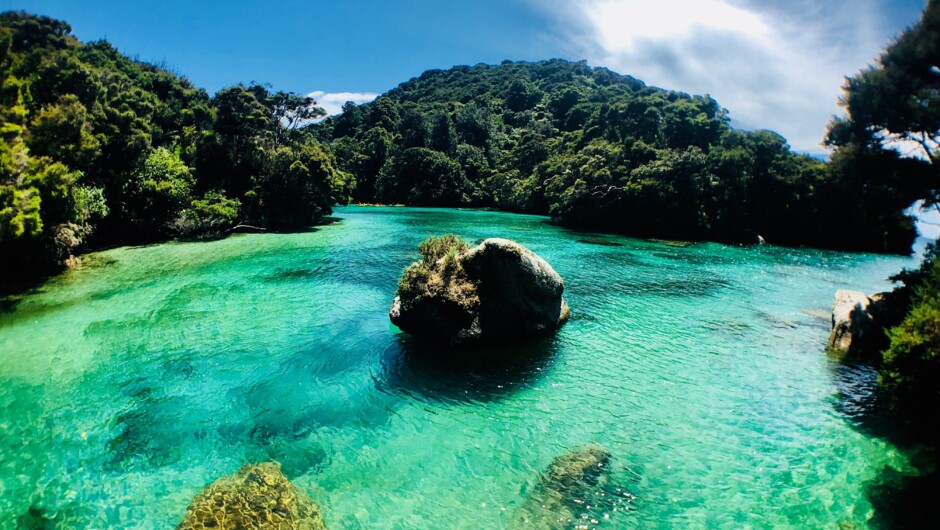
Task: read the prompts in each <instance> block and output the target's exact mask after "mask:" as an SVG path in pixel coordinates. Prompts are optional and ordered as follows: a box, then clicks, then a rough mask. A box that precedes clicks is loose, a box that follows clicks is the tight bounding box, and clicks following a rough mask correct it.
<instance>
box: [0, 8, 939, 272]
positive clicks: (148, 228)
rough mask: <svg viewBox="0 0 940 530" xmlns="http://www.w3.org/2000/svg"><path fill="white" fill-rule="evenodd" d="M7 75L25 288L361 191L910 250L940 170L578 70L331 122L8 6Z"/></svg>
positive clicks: (453, 81) (636, 231) (311, 212)
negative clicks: (809, 148) (745, 122)
mask: <svg viewBox="0 0 940 530" xmlns="http://www.w3.org/2000/svg"><path fill="white" fill-rule="evenodd" d="M0 74H2V75H0V83H2V85H0V254H2V256H3V259H2V260H0V285H6V286H8V287H9V286H12V285H15V284H18V283H21V281H22V280H23V279H28V278H30V277H39V276H42V275H44V274H48V273H50V272H54V271H55V270H58V268H60V267H61V266H62V265H63V264H64V263H65V262H66V261H68V259H69V258H70V257H71V256H72V255H74V254H77V253H79V252H83V251H87V250H90V249H95V248H102V247H107V246H113V245H118V244H133V243H145V242H152V241H158V240H163V239H167V238H170V237H203V236H207V235H208V236H214V235H222V234H224V233H227V232H228V231H229V230H231V229H232V227H234V226H235V225H237V224H248V225H253V226H257V227H263V228H268V229H291V228H297V227H305V226H309V225H311V224H316V223H317V222H319V221H320V220H321V219H322V218H323V217H324V216H325V215H328V214H329V213H330V211H331V210H330V209H331V206H332V205H333V204H336V203H344V202H346V201H347V200H350V199H352V200H356V201H358V202H363V203H401V204H407V205H420V206H472V207H492V208H499V209H503V210H508V211H517V212H527V213H538V214H546V215H551V216H553V217H555V218H556V219H557V220H559V221H560V222H562V223H564V224H566V225H568V226H572V227H578V228H589V229H598V230H605V231H613V232H619V233H624V234H628V235H635V236H641V237H660V238H676V239H691V240H699V239H710V240H718V241H729V242H739V241H743V242H750V241H755V240H756V239H757V236H758V235H760V236H762V237H764V238H765V239H766V240H767V241H769V242H772V243H776V244H784V245H810V246H817V247H828V248H841V249H850V250H871V251H879V252H907V251H908V250H909V247H910V244H911V242H912V240H913V237H914V235H915V232H914V228H913V222H912V219H910V218H909V217H907V216H906V215H904V213H903V212H904V209H905V208H906V207H907V206H909V205H910V204H911V203H912V202H913V201H914V200H917V199H922V198H924V196H925V192H924V189H923V186H922V183H923V182H924V181H925V178H924V175H925V174H928V173H930V171H929V170H925V164H924V163H923V162H922V161H919V160H916V159H910V158H902V157H901V156H900V155H898V153H897V151H895V150H893V149H883V148H879V147H878V145H877V142H873V141H867V140H865V138H869V139H872V138H875V139H877V138H879V137H878V136H877V134H874V133H873V132H872V131H874V129H872V128H871V127H869V128H868V129H866V128H865V127H867V126H866V125H864V124H862V125H861V126H855V125H853V124H856V123H860V122H859V121H858V120H855V121H852V120H849V121H836V122H834V124H833V127H832V129H831V131H832V132H831V133H830V136H829V138H828V139H827V142H828V144H829V145H830V146H831V147H833V149H834V154H833V157H832V160H831V162H830V163H826V162H823V161H820V160H816V159H813V158H810V157H807V156H803V155H799V154H795V153H793V152H791V150H790V148H789V147H788V145H787V143H786V140H785V139H784V138H782V137H781V136H779V135H777V134H775V133H773V132H770V131H756V132H746V131H739V130H735V129H733V128H732V127H730V126H729V119H728V112H727V111H726V110H725V109H723V108H722V107H721V106H720V105H719V104H718V102H716V101H715V100H714V99H712V98H711V97H709V96H691V95H688V94H685V93H681V92H672V91H667V90H663V89H659V88H653V87H649V86H647V85H645V84H644V83H643V82H642V81H639V80H637V79H634V78H632V77H629V76H623V75H619V74H616V73H614V72H611V71H609V70H607V69H605V68H591V67H589V66H587V65H586V64H584V63H572V62H567V61H562V60H550V61H542V62H537V63H514V62H504V63H503V64H500V65H492V66H490V65H477V66H472V67H470V66H458V67H455V68H452V69H450V70H446V71H442V70H431V71H428V72H425V73H424V74H422V75H421V76H419V77H417V78H414V79H411V80H409V81H407V82H405V83H403V84H401V85H400V86H398V87H397V88H395V89H393V90H391V91H389V92H388V93H386V94H384V95H383V96H381V97H379V98H378V99H376V100H375V101H373V102H372V103H368V104H365V105H361V106H356V105H353V104H351V103H350V104H347V105H346V106H345V107H344V112H343V113H342V114H341V115H338V116H334V117H331V118H328V119H326V120H324V121H322V122H321V123H318V124H314V123H313V121H314V120H315V119H317V118H321V117H323V110H322V109H320V108H319V107H317V106H316V102H315V101H313V100H312V99H310V98H307V97H303V96H298V95H296V94H291V93H285V92H278V91H274V90H272V89H271V88H270V87H268V86H265V85H258V84H251V85H249V86H244V85H237V86H233V87H228V88H225V89H222V90H221V91H219V92H218V93H217V94H215V95H214V96H210V95H209V94H208V93H207V92H205V91H204V90H201V89H198V88H196V87H194V86H193V85H192V84H191V83H190V82H189V81H188V80H186V79H185V78H183V77H180V76H179V75H177V74H175V73H173V72H170V71H167V70H166V69H164V68H161V67H158V66H154V65H150V64H146V63H142V62H139V61H135V60H132V59H130V58H128V57H126V56H125V55H122V54H121V53H120V52H119V51H118V50H116V49H115V48H114V47H113V46H111V45H110V44H109V43H107V42H105V41H98V42H91V43H81V42H79V41H78V40H77V39H76V38H75V37H73V36H72V35H71V28H70V27H69V25H68V24H66V23H65V22H61V21H57V20H53V19H49V18H46V17H37V16H32V15H28V14H25V13H16V12H8V13H3V14H2V15H0ZM873 108H877V107H873ZM851 110H852V109H850V111H851ZM856 113H858V112H856ZM869 129H870V130H869ZM866 131H868V133H866ZM865 134H868V136H867V137H866V136H865ZM927 195H929V194H927Z"/></svg>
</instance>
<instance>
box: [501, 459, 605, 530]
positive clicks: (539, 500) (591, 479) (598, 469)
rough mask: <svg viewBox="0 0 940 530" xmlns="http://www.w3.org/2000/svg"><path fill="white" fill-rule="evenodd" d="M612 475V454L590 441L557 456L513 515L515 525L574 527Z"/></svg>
mask: <svg viewBox="0 0 940 530" xmlns="http://www.w3.org/2000/svg"><path fill="white" fill-rule="evenodd" d="M609 475H610V453H608V452H607V450H606V449H604V448H603V447H601V446H600V445H598V444H590V445H586V446H584V447H580V448H578V449H574V450H572V451H569V452H567V453H565V454H563V455H561V456H557V457H555V459H554V460H552V463H551V464H550V465H549V466H548V469H546V470H545V471H544V472H542V474H541V476H540V477H539V482H538V484H537V485H536V486H535V489H534V490H533V491H532V494H531V495H530V496H529V497H528V498H527V499H526V500H525V502H524V503H523V504H522V505H521V506H520V507H519V509H518V510H517V511H516V513H515V514H514V517H513V523H514V524H513V527H514V528H518V527H521V528H543V529H553V528H559V529H561V528H571V525H572V524H573V523H574V522H575V521H576V520H578V519H579V514H580V513H581V512H582V511H583V509H585V508H586V507H587V506H590V505H591V504H596V501H595V500H592V499H596V498H597V497H599V496H603V491H602V490H603V489H604V486H605V484H606V483H607V481H608V479H609Z"/></svg>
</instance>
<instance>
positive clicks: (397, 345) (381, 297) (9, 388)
mask: <svg viewBox="0 0 940 530" xmlns="http://www.w3.org/2000/svg"><path fill="white" fill-rule="evenodd" d="M336 215H337V216H338V217H339V218H341V219H342V220H341V221H340V222H338V223H335V224H332V225H328V226H324V227H321V228H319V229H318V230H316V231H314V232H307V233H296V234H269V235H238V236H233V237H230V238H228V239H225V240H222V241H216V242H209V243H168V244H162V245H155V246H147V247H135V248H121V249H115V250H111V251H107V252H102V253H98V254H94V255H91V256H88V257H86V259H85V260H84V266H83V267H82V268H80V269H78V270H75V271H71V272H69V273H67V274H65V275H62V276H60V277H58V278H55V279H53V280H52V281H50V282H48V283H47V284H46V285H44V286H43V287H42V288H41V289H39V290H38V291H37V292H36V293H33V294H30V295H29V296H26V297H24V298H23V299H22V300H20V301H19V303H18V304H16V305H15V306H13V307H12V308H8V309H7V310H6V312H4V313H0V528H15V527H16V526H17V524H18V521H19V523H20V524H25V523H26V522H27V520H28V519H29V518H30V517H33V518H36V517H40V516H45V517H54V518H55V521H56V522H57V523H59V524H60V525H61V526H60V527H61V528H111V527H114V528H143V529H149V528H168V527H172V526H175V525H176V524H177V523H178V522H179V521H180V520H181V519H182V516H183V514H184V512H185V510H186V507H187V505H188V504H189V502H190V500H191V499H192V498H193V496H194V495H196V494H197V493H198V492H199V491H200V490H201V489H202V488H203V487H204V486H205V485H206V484H208V483H209V482H211V481H213V480H215V479H216V478H218V477H220V476H222V475H226V474H230V473H233V472H234V471H236V470H237V469H238V468H239V467H240V466H241V465H242V464H244V463H246V462H257V461H263V460H269V459H275V460H278V461H280V462H282V463H283V470H284V471H285V473H286V474H287V475H288V477H289V478H291V479H292V480H293V481H294V482H295V483H296V484H297V485H298V486H300V487H301V488H303V489H305V490H306V491H307V492H309V493H310V495H311V496H312V497H313V498H314V499H315V500H316V501H317V502H318V503H319V504H320V505H321V506H322V507H323V508H324V510H325V513H326V520H327V523H328V525H329V527H330V528H331V529H346V528H349V529H354V528H402V529H406V528H507V527H509V525H510V522H511V520H512V513H513V511H514V509H515V508H517V507H518V506H519V505H520V504H522V502H523V501H524V499H525V497H526V494H527V492H528V491H531V490H532V488H533V487H534V485H535V483H536V481H537V478H538V474H539V472H540V471H541V470H542V469H544V468H545V467H546V466H547V465H548V464H549V463H550V462H551V460H552V458H553V457H554V456H557V455H559V454H561V453H563V452H565V451H566V450H568V449H570V448H573V447H576V446H579V445H582V444H585V443H588V442H592V441H596V442H599V443H601V444H602V445H604V446H605V447H606V448H607V449H608V450H609V451H610V452H611V453H612V454H613V457H614V462H613V464H614V465H613V468H614V470H613V472H612V482H613V483H614V484H615V485H616V487H619V488H621V489H620V491H621V492H624V493H627V494H628V495H630V496H625V497H623V498H622V499H619V500H617V501H616V502H613V501H610V502H608V503H607V504H605V505H603V506H594V507H591V509H590V510H588V509H587V507H585V513H587V514H589V519H588V522H590V519H591V518H594V519H596V520H598V521H599V525H598V526H599V527H601V528H635V527H643V528H660V527H661V528H670V527H727V528H748V527H751V528H768V527H794V528H816V527H819V528H821V527H833V526H837V525H840V524H842V525H845V526H847V527H855V528H865V527H866V526H867V521H868V519H869V518H870V517H871V515H872V509H871V505H870V503H869V502H868V499H867V498H866V496H865V490H864V485H865V482H866V481H868V480H871V479H873V478H874V477H876V476H877V474H878V473H880V472H881V470H882V469H883V467H884V466H891V467H894V468H897V469H908V468H909V464H908V462H907V460H906V458H905V457H904V455H903V454H901V453H900V452H899V451H898V450H897V449H896V448H894V447H893V446H892V445H890V444H889V443H888V442H886V441H884V440H881V439H878V438H873V437H871V436H869V435H866V434H864V433H863V432H860V430H858V429H856V425H855V424H856V420H857V418H856V417H855V415H856V414H859V413H862V412H864V408H865V403H866V400H865V397H866V393H867V392H869V391H870V389H871V385H872V381H873V376H872V374H871V373H870V372H869V371H866V370H864V369H859V368H855V369H852V368H845V367H840V366H839V365H838V364H836V363H833V362H832V361H831V360H829V359H827V357H826V355H825V354H824V353H823V346H824V344H825V340H826V336H827V334H828V326H829V324H828V321H827V319H826V318H820V317H819V316H818V313H822V314H823V315H825V314H826V313H827V312H828V309H829V307H830V305H831V302H832V298H833V294H834V291H835V290H836V289H839V288H856V289H861V290H864V291H867V292H873V291H877V290H883V289H886V288H887V287H888V286H889V284H888V283H887V281H886V280H885V278H886V277H887V276H889V275H891V274H894V273H896V272H898V271H899V270H900V269H901V268H902V267H904V266H909V265H912V264H913V262H912V261H910V260H907V259H902V258H897V257H886V256H874V255H863V254H843V253H835V252H820V251H804V250H792V249H782V248H773V247H750V248H738V247H726V246H722V245H717V244H696V245H691V246H687V247H681V246H673V245H670V244H666V243H660V242H649V241H639V240H633V239H627V238H621V237H616V236H607V235H597V234H584V233H576V232H571V231H567V230H564V229H561V228H558V227H555V226H552V225H549V224H547V223H545V221H544V219H543V218H540V217H532V216H519V215H512V214H503V213H492V212H477V211H455V210H422V209H401V208H383V209H378V208H357V207H348V208H340V209H339V210H338V212H337V214H336ZM444 232H454V233H458V234H461V235H463V236H464V237H465V238H467V239H468V240H476V239H478V238H483V237H492V236H499V237H508V238H511V239H515V240H517V241H519V242H521V243H523V244H525V245H526V246H528V247H529V248H531V249H532V250H534V251H535V252H537V253H539V254H540V255H541V256H543V257H544V258H546V259H547V260H548V261H549V262H550V263H551V264H552V265H553V266H554V268H555V269H556V270H557V271H558V272H559V273H560V274H561V275H562V276H563V277H564V278H565V281H566V295H565V296H566V297H567V299H568V301H569V303H570V305H571V307H572V309H573V311H574V317H573V319H572V320H571V321H570V322H569V323H568V324H567V325H566V326H565V327H564V328H563V329H562V330H561V332H560V333H559V334H558V335H557V336H556V337H554V338H553V339H550V340H546V341H543V342H541V343H538V344H535V345H532V346H530V347H527V348H524V350H525V351H524V352H522V353H523V355H516V356H515V357H516V359H515V360H510V361H506V362H503V363H498V364H493V363H484V362H475V361H473V360H470V361H466V362H461V363H458V364H457V365H456V366H455V365H453V364H445V363H435V362H429V361H428V360H427V352H426V351H425V350H426V348H422V347H420V345H416V344H414V343H413V342H412V341H411V340H410V339H409V337H408V336H407V335H404V334H402V333H400V332H399V331H398V330H397V329H395V328H394V327H393V326H391V325H390V324H389V321H388V316H387V310H388V306H389V304H390V302H391V300H392V298H393V296H394V288H395V284H396V280H397V278H398V275H399V274H400V272H401V270H402V269H403V268H404V267H405V266H406V265H407V264H408V263H410V262H411V261H413V260H414V259H416V257H417V252H416V247H417V244H418V243H419V242H420V241H421V240H423V239H424V238H425V237H426V236H428V235H432V234H441V233H444ZM600 243H604V244H600ZM814 314H815V315H816V316H814ZM432 353H433V352H432ZM504 353H505V354H506V356H509V355H508V354H510V353H512V352H511V351H506V352H504ZM516 353H519V352H516ZM846 394H851V396H849V397H850V398H851V399H848V398H847V397H846ZM615 491H616V490H613V489H612V490H611V492H612V494H613V492H615ZM632 496H635V498H633V497H632ZM614 508H616V511H615V510H614ZM30 514H32V515H30ZM605 514H606V515H608V516H609V517H608V518H604V515H605ZM592 526H595V525H592Z"/></svg>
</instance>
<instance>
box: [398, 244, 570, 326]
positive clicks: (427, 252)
mask: <svg viewBox="0 0 940 530" xmlns="http://www.w3.org/2000/svg"><path fill="white" fill-rule="evenodd" d="M418 249H419V250H420V252H421V254H422V256H423V258H422V259H421V261H418V262H416V263H413V264H412V265H411V266H409V267H408V268H407V269H406V270H405V272H404V273H403V274H402V276H401V279H400V280H399V282H398V296H397V297H396V298H395V301H394V302H393V303H392V307H391V309H390V310H389V317H390V318H391V320H392V323H394V324H395V325H396V326H398V327H399V328H401V329H402V331H405V332H407V333H410V334H412V335H414V336H416V337H421V338H428V339H433V340H437V341H441V342H450V343H452V344H473V343H482V342H498V341H505V340H516V339H523V338H528V337H533V336H538V335H542V334H545V333H548V332H550V331H554V330H556V329H558V328H559V327H560V326H561V325H562V324H564V323H565V322H566V321H567V320H568V318H569V317H570V316H571V311H570V310H569V308H568V303H567V302H565V300H564V298H563V297H562V293H563V291H564V289H565V285H564V282H563V281H562V279H561V276H559V275H558V273H557V272H555V270H554V269H553V268H552V267H551V265H549V264H548V263H547V262H546V261H545V260H543V259H542V258H540V257H539V256H538V255H536V254H535V253H534V252H532V251H530V250H529V249H527V248H525V247H524V246H522V245H520V244H519V243H516V242H514V241H510V240H508V239H497V238H492V239H486V240H484V241H483V242H482V243H480V244H479V245H478V246H476V247H471V246H470V245H469V244H468V243H467V242H465V241H464V240H463V239H461V238H460V237H457V236H454V235H450V234H448V235H445V236H443V237H432V238H429V239H427V240H426V241H424V242H423V243H421V245H420V246H419V247H418Z"/></svg>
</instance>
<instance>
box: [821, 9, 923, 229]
mask: <svg viewBox="0 0 940 530" xmlns="http://www.w3.org/2000/svg"><path fill="white" fill-rule="evenodd" d="M937 64H940V0H930V1H929V2H927V6H926V9H925V10H924V12H923V14H922V16H921V19H920V21H919V22H918V23H917V24H915V25H914V26H912V27H910V28H908V29H907V30H906V31H904V32H903V33H902V34H901V35H900V37H898V39H897V40H896V41H895V42H894V43H892V44H891V45H890V46H888V48H887V49H886V50H885V51H884V53H883V54H882V55H881V57H880V58H879V59H878V61H877V63H876V64H875V65H874V66H871V67H869V68H867V69H865V70H862V71H861V72H859V73H858V74H856V75H855V76H852V77H850V78H848V80H847V82H846V84H845V87H844V89H845V93H844V95H843V98H842V104H843V105H844V106H845V108H846V111H847V114H848V116H847V117H846V118H842V119H834V120H833V121H832V122H831V123H830V125H829V131H828V134H827V137H826V144H827V145H828V146H830V147H831V148H833V149H834V150H835V152H834V154H833V161H834V163H833V165H832V169H831V171H830V172H831V174H832V175H833V178H835V180H837V181H839V182H840V183H844V187H845V188H846V197H845V198H846V199H850V200H846V201H843V203H844V204H847V205H851V206H853V207H861V208H864V210H863V211H868V212H871V210H870V207H871V205H872V203H880V204H886V205H887V206H889V207H890V208H897V207H898V206H899V205H900V206H902V207H904V206H907V205H910V204H911V203H912V202H914V201H915V200H924V201H925V204H927V205H936V204H937V203H938V200H940V178H938V177H940V175H938V166H937V156H938V149H940V75H938V73H937V67H936V66H935V65H937ZM848 188H851V189H848ZM886 210H888V208H880V209H878V210H875V212H874V213H875V214H876V216H878V215H882V214H883V212H885V211H886ZM885 221H886V222H885ZM879 224H882V225H884V226H883V227H884V229H885V230H888V231H894V232H897V231H902V232H909V231H911V230H912V229H911V228H906V227H903V226H898V225H897V223H895V222H892V221H890V220H878V221H877V222H876V223H874V225H876V226H871V227H870V228H869V229H868V231H869V232H874V231H876V230H875V229H877V228H879V227H878V226H877V225H879ZM888 239H890V238H888Z"/></svg>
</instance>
